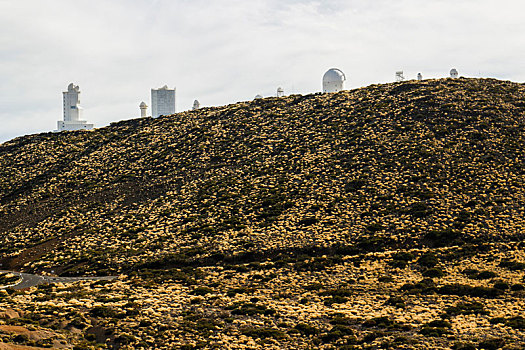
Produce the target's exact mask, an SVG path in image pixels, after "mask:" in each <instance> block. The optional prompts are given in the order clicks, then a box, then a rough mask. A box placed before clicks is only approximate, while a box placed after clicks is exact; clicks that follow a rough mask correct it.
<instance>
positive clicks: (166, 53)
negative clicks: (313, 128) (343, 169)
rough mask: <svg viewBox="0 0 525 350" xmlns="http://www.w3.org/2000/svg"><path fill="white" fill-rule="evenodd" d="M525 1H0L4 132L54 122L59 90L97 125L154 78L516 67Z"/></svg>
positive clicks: (240, 92) (192, 90) (296, 85)
mask: <svg viewBox="0 0 525 350" xmlns="http://www.w3.org/2000/svg"><path fill="white" fill-rule="evenodd" d="M524 10H525V3H524V2H523V1H522V0H499V1H494V0H454V1H452V0H426V1H421V0H390V1H386V0H373V1H371V0H346V1H343V0H318V1H308V0H280V1H278V0H257V1H245V0H220V1H218V0H216V1H211V0H125V1H124V0H74V1H71V0H45V1H44V0H0V33H1V34H0V103H1V106H2V107H3V108H2V109H1V110H0V142H3V141H6V140H8V139H11V138H13V137H16V136H19V135H24V134H29V133H37V132H44V131H50V130H54V129H56V122H57V120H59V119H61V118H62V91H64V90H65V89H66V87H67V85H68V84H69V83H71V82H73V83H75V84H78V85H79V86H80V89H81V91H82V95H81V105H82V106H83V107H84V116H85V119H87V120H88V121H89V122H93V123H95V125H96V126H97V127H100V126H104V125H107V124H109V123H110V122H112V121H118V120H122V119H129V118H133V117H137V116H139V115H140V112H139V109H138V105H139V103H140V102H141V101H145V102H146V103H147V104H148V105H150V89H151V88H158V87H161V86H163V85H165V84H167V85H168V86H170V87H174V86H176V87H177V110H178V111H182V110H187V109H189V108H190V107H191V105H192V103H193V100H194V99H199V100H200V102H201V104H202V105H203V106H217V105H224V104H229V103H234V102H237V101H242V100H249V99H252V98H253V97H254V96H255V95H256V94H262V95H264V96H269V95H273V94H275V91H276V89H277V87H278V86H282V87H283V88H284V89H285V92H286V93H310V92H316V91H320V90H321V78H322V75H323V73H324V72H325V71H326V70H327V69H328V68H331V67H338V68H340V69H342V70H343V71H344V72H345V73H346V75H347V77H348V79H349V80H348V82H347V88H356V87H361V86H366V85H369V84H373V83H379V82H388V81H393V80H394V73H395V71H396V70H404V71H405V76H406V77H407V78H413V77H415V76H416V74H417V73H418V72H422V73H423V76H424V77H425V78H430V77H443V76H447V75H448V72H449V71H450V69H451V68H453V67H455V68H457V69H458V70H459V72H460V75H463V76H470V77H477V76H483V77H496V78H500V79H508V80H513V81H524V80H525V20H524V19H523V13H524Z"/></svg>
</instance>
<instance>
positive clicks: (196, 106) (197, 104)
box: [193, 100, 201, 111]
mask: <svg viewBox="0 0 525 350" xmlns="http://www.w3.org/2000/svg"><path fill="white" fill-rule="evenodd" d="M199 108H201V103H200V102H199V100H195V101H193V110H194V111H195V110H197V109H199Z"/></svg>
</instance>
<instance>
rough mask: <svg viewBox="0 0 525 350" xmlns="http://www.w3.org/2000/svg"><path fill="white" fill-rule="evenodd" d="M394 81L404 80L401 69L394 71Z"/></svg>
mask: <svg viewBox="0 0 525 350" xmlns="http://www.w3.org/2000/svg"><path fill="white" fill-rule="evenodd" d="M396 81H397V82H401V81H405V75H404V73H403V71H402V70H400V71H397V72H396Z"/></svg>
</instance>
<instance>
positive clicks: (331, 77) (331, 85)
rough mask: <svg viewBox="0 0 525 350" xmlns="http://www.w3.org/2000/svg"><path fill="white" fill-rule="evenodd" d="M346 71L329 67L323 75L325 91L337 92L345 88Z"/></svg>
mask: <svg viewBox="0 0 525 350" xmlns="http://www.w3.org/2000/svg"><path fill="white" fill-rule="evenodd" d="M345 81H346V76H345V73H343V72H342V71H341V70H340V69H337V68H332V69H329V70H328V71H327V72H326V73H325V74H324V76H323V92H337V91H341V90H344V85H345Z"/></svg>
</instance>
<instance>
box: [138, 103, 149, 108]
mask: <svg viewBox="0 0 525 350" xmlns="http://www.w3.org/2000/svg"><path fill="white" fill-rule="evenodd" d="M139 107H140V108H147V107H148V105H147V104H146V102H141V103H140V106H139Z"/></svg>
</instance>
